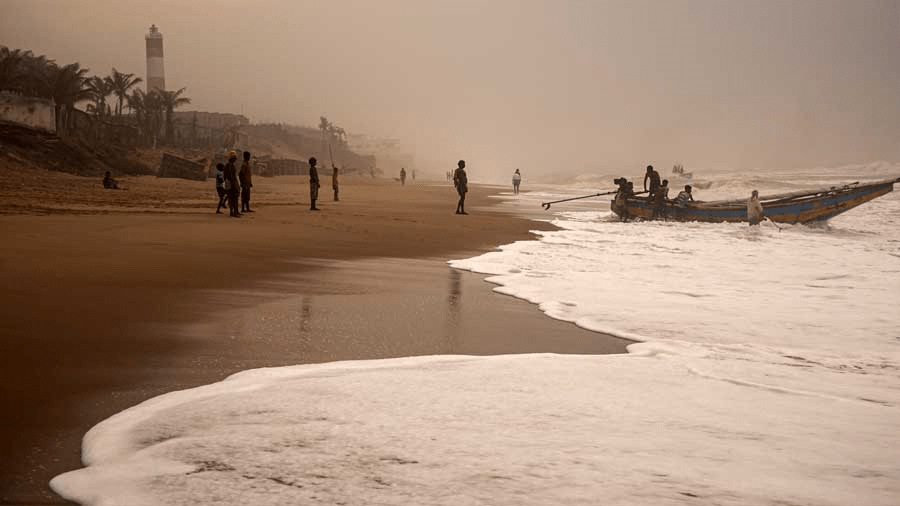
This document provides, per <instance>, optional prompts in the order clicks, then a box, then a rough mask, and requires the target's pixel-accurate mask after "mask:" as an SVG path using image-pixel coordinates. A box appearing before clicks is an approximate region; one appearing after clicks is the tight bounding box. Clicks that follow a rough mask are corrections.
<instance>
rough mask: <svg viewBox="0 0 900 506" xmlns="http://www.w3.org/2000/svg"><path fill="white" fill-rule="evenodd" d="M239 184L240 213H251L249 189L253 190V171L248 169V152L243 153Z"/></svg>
mask: <svg viewBox="0 0 900 506" xmlns="http://www.w3.org/2000/svg"><path fill="white" fill-rule="evenodd" d="M238 176H239V178H240V182H241V212H243V213H252V212H253V210H252V209H250V188H253V171H252V170H251V169H250V152H249V151H244V161H243V163H241V171H240V173H239V174H238Z"/></svg>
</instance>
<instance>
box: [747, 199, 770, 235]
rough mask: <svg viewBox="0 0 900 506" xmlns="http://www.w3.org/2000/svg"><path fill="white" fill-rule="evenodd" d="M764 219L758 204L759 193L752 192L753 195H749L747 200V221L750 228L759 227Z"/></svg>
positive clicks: (761, 207) (761, 208) (760, 205)
mask: <svg viewBox="0 0 900 506" xmlns="http://www.w3.org/2000/svg"><path fill="white" fill-rule="evenodd" d="M764 219H766V216H765V214H763V206H762V204H760V203H759V192H758V191H756V190H753V193H751V194H750V198H749V199H748V200H747V221H749V222H750V226H751V227H752V226H754V225H759V224H760V222H762V221H763V220H764Z"/></svg>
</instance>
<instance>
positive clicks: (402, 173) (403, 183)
mask: <svg viewBox="0 0 900 506" xmlns="http://www.w3.org/2000/svg"><path fill="white" fill-rule="evenodd" d="M400 186H406V169H404V168H403V167H400Z"/></svg>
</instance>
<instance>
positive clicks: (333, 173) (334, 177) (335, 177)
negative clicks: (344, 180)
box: [331, 164, 339, 202]
mask: <svg viewBox="0 0 900 506" xmlns="http://www.w3.org/2000/svg"><path fill="white" fill-rule="evenodd" d="M331 189H332V190H334V201H335V202H337V201H338V200H339V199H338V168H337V167H335V166H334V164H331Z"/></svg>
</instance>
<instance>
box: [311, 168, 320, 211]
mask: <svg viewBox="0 0 900 506" xmlns="http://www.w3.org/2000/svg"><path fill="white" fill-rule="evenodd" d="M318 198H319V171H318V169H316V157H314V156H313V157H310V159H309V210H310V211H318V210H319V208H318V207H316V199H318Z"/></svg>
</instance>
